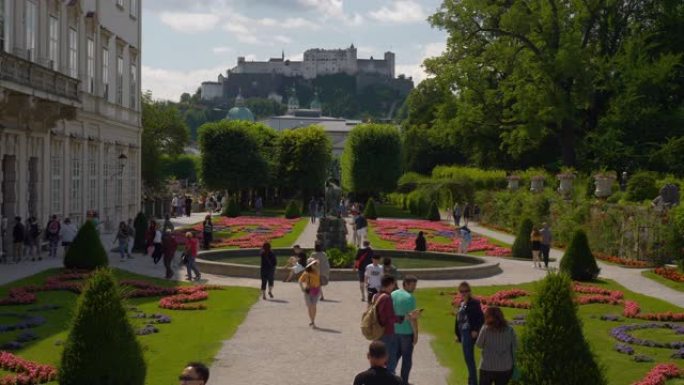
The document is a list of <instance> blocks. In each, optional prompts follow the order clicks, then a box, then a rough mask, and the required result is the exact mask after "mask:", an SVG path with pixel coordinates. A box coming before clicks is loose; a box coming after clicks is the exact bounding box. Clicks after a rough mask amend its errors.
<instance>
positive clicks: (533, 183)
mask: <svg viewBox="0 0 684 385" xmlns="http://www.w3.org/2000/svg"><path fill="white" fill-rule="evenodd" d="M530 191H531V192H533V193H540V192H542V191H544V176H543V175H535V176H533V177H532V179H531V180H530Z"/></svg>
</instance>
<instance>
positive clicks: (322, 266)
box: [311, 242, 330, 301]
mask: <svg viewBox="0 0 684 385" xmlns="http://www.w3.org/2000/svg"><path fill="white" fill-rule="evenodd" d="M311 258H313V259H315V260H316V261H318V272H319V274H320V275H321V301H325V295H324V294H323V286H328V283H329V282H330V261H329V260H328V255H327V254H326V253H325V251H323V246H322V245H321V244H320V243H318V242H316V243H315V244H314V252H313V253H311Z"/></svg>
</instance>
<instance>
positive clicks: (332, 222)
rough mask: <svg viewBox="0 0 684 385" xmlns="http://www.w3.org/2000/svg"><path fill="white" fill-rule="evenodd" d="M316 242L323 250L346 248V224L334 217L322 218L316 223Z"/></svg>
mask: <svg viewBox="0 0 684 385" xmlns="http://www.w3.org/2000/svg"><path fill="white" fill-rule="evenodd" d="M316 242H318V243H319V244H321V245H322V246H323V249H324V250H327V249H330V248H336V249H340V250H344V249H346V248H347V224H346V222H345V221H344V219H341V218H335V217H323V218H321V219H320V220H319V221H318V232H317V234H316Z"/></svg>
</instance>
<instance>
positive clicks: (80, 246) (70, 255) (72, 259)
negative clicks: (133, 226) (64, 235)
mask: <svg viewBox="0 0 684 385" xmlns="http://www.w3.org/2000/svg"><path fill="white" fill-rule="evenodd" d="M108 264H109V257H108V256H107V252H106V251H105V249H104V247H103V246H102V242H101V241H100V235H99V234H98V233H97V230H96V229H95V225H94V224H93V222H92V221H86V222H85V223H84V224H83V226H81V228H80V229H79V230H78V234H76V238H74V242H73V243H72V244H71V246H69V249H68V250H67V252H66V255H64V267H66V268H67V269H85V270H93V269H96V268H98V267H105V266H107V265H108Z"/></svg>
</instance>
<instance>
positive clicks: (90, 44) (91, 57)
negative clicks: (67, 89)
mask: <svg viewBox="0 0 684 385" xmlns="http://www.w3.org/2000/svg"><path fill="white" fill-rule="evenodd" d="M86 55H87V59H86V64H87V67H88V84H87V87H88V92H90V93H91V94H92V93H95V39H93V38H92V37H88V40H87V43H86Z"/></svg>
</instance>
